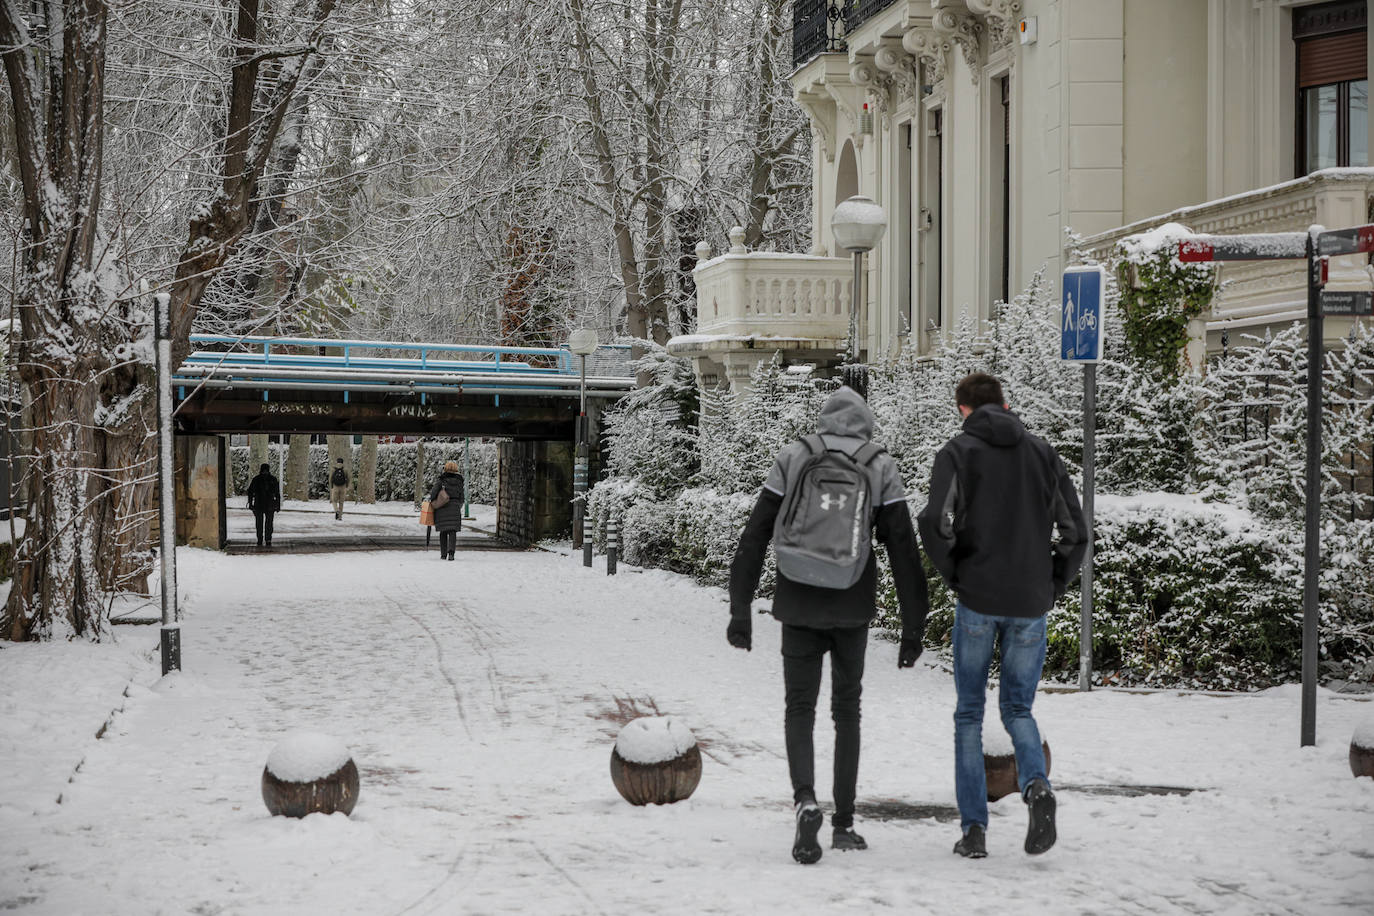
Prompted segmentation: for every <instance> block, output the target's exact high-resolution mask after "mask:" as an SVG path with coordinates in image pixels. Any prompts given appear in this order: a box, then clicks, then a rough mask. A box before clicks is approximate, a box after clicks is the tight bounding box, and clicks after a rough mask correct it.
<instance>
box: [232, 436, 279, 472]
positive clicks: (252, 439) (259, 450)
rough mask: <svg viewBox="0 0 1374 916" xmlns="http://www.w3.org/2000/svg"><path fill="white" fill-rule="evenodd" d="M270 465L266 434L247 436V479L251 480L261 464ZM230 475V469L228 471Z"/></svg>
mask: <svg viewBox="0 0 1374 916" xmlns="http://www.w3.org/2000/svg"><path fill="white" fill-rule="evenodd" d="M264 464H265V465H267V466H268V467H271V466H272V462H271V460H270V459H269V457H268V449H267V435H266V434H265V433H254V434H253V435H251V436H249V437H248V479H249V480H252V479H253V477H254V476H256V475H257V473H258V468H260V467H262V466H263V465H264ZM230 476H232V471H231V472H230Z"/></svg>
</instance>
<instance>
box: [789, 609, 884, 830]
mask: <svg viewBox="0 0 1374 916" xmlns="http://www.w3.org/2000/svg"><path fill="white" fill-rule="evenodd" d="M867 651H868V627H866V626H862V627H842V628H839V629H829V630H813V629H811V628H809V627H794V626H789V625H788V624H783V626H782V676H783V686H784V687H785V689H786V692H787V713H786V717H785V718H784V720H783V731H784V735H785V737H786V741H787V768H788V771H789V772H790V773H791V776H792V797H793V799H794V800H795V801H800V800H801V799H802V798H803V797H804V796H810V797H812V798H814V797H815V793H816V789H815V785H816V754H815V748H814V745H813V738H812V732H813V731H814V729H815V725H816V698H817V697H818V696H819V695H820V689H821V661H822V659H823V658H824V657H825V654H826V653H827V652H829V653H830V718H831V719H832V720H834V722H835V787H834V791H835V816H834V818H832V819H831V825H832V826H834V827H852V826H853V825H854V795H855V791H856V786H857V784H858V781H859V698H860V696H861V695H862V693H863V677H864V654H865V653H866V652H867Z"/></svg>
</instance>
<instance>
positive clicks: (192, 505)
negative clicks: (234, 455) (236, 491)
mask: <svg viewBox="0 0 1374 916" xmlns="http://www.w3.org/2000/svg"><path fill="white" fill-rule="evenodd" d="M175 445H176V465H177V471H176V500H177V543H178V544H184V545H186V546H187V547H209V548H211V549H212V550H219V549H220V548H222V547H223V546H224V542H225V540H226V537H225V526H226V522H227V513H226V512H225V505H224V498H225V485H226V479H225V478H226V467H225V462H226V459H227V456H228V451H229V450H228V449H227V448H225V442H224V439H223V438H222V437H220V436H178V437H177V439H176V443H175Z"/></svg>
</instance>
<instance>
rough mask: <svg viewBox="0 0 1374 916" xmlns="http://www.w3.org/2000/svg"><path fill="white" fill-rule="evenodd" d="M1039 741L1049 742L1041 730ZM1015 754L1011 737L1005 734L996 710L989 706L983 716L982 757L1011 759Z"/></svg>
mask: <svg viewBox="0 0 1374 916" xmlns="http://www.w3.org/2000/svg"><path fill="white" fill-rule="evenodd" d="M1040 740H1041V741H1045V742H1048V741H1049V736H1047V735H1046V734H1045V730H1044V729H1043V728H1042V729H1041V730H1040ZM1015 753H1016V748H1015V747H1013V746H1012V743H1011V735H1009V734H1007V730H1006V729H1005V728H1004V727H1003V726H1002V720H1001V719H1000V718H999V717H998V713H997V710H996V708H995V707H993V706H992V705H991V704H989V706H988V709H987V710H986V711H985V713H984V715H983V755H984V756H986V757H1011V756H1012V755H1013V754H1015Z"/></svg>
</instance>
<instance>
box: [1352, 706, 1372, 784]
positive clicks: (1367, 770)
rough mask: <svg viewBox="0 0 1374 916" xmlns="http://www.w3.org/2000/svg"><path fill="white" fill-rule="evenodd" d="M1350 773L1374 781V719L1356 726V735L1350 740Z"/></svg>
mask: <svg viewBox="0 0 1374 916" xmlns="http://www.w3.org/2000/svg"><path fill="white" fill-rule="evenodd" d="M1350 772H1352V773H1354V774H1355V776H1356V778H1359V777H1361V776H1368V777H1370V778H1371V779H1374V719H1366V720H1365V721H1364V722H1362V723H1360V724H1359V725H1357V726H1355V734H1354V735H1353V736H1351V738H1350Z"/></svg>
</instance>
